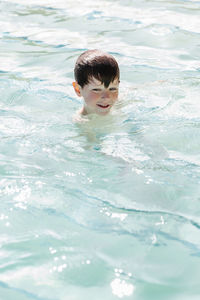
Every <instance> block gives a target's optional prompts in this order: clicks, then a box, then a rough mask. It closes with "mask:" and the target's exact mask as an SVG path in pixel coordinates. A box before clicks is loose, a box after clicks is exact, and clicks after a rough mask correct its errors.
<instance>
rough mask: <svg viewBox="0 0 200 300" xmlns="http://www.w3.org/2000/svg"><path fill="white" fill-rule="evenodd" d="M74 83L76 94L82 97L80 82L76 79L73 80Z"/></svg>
mask: <svg viewBox="0 0 200 300" xmlns="http://www.w3.org/2000/svg"><path fill="white" fill-rule="evenodd" d="M72 85H73V88H74V90H75V93H76V95H77V96H79V97H81V91H80V86H79V84H78V83H77V82H76V81H74V82H72Z"/></svg>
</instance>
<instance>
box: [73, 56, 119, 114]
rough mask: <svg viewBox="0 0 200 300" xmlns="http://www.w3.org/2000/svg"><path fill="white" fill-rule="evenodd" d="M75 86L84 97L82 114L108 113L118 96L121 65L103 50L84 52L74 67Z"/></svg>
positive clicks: (77, 91) (79, 94)
mask: <svg viewBox="0 0 200 300" xmlns="http://www.w3.org/2000/svg"><path fill="white" fill-rule="evenodd" d="M74 76H75V80H76V81H75V82H73V87H74V89H75V92H76V94H77V95H78V96H80V97H81V96H82V97H83V98H84V107H83V109H82V114H88V113H97V114H106V113H108V112H109V110H110V108H111V107H112V105H113V104H114V103H115V101H116V100H117V98H118V86H119V77H120V72H119V66H118V63H117V61H116V60H115V58H114V57H113V56H112V55H110V54H108V53H106V52H103V51H101V50H88V51H85V52H84V53H82V54H81V55H80V56H79V57H78V59H77V61H76V64H75V68H74Z"/></svg>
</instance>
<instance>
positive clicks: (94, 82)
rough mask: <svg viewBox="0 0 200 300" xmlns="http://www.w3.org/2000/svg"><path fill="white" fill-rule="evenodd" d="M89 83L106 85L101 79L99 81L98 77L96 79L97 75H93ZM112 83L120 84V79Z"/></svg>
mask: <svg viewBox="0 0 200 300" xmlns="http://www.w3.org/2000/svg"><path fill="white" fill-rule="evenodd" d="M89 84H94V85H102V86H104V83H102V82H101V81H99V80H98V79H96V78H95V77H91V78H90V80H89ZM110 84H119V79H117V78H116V79H115V80H114V81H113V82H111V83H110Z"/></svg>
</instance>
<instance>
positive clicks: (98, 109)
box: [96, 106, 112, 116]
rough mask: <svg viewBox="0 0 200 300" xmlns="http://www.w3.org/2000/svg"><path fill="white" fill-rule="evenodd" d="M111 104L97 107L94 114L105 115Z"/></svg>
mask: <svg viewBox="0 0 200 300" xmlns="http://www.w3.org/2000/svg"><path fill="white" fill-rule="evenodd" d="M111 107H112V106H109V107H107V108H101V107H97V109H96V114H97V115H100V116H104V115H107V114H108V113H109V112H110V109H111Z"/></svg>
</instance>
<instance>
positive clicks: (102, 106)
mask: <svg viewBox="0 0 200 300" xmlns="http://www.w3.org/2000/svg"><path fill="white" fill-rule="evenodd" d="M97 106H99V107H101V108H108V107H109V106H110V105H109V104H106V105H102V104H97Z"/></svg>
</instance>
